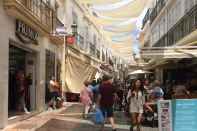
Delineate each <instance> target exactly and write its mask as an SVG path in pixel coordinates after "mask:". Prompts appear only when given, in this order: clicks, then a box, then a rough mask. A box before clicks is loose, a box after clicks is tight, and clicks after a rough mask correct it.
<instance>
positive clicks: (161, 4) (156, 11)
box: [150, 0, 166, 24]
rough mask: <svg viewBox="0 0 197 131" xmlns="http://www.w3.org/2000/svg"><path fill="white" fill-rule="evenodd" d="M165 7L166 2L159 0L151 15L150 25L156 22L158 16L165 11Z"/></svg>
mask: <svg viewBox="0 0 197 131" xmlns="http://www.w3.org/2000/svg"><path fill="white" fill-rule="evenodd" d="M165 5H166V1H165V0H158V1H157V3H156V6H155V7H154V8H153V9H152V11H151V13H150V23H151V24H152V22H153V21H154V20H155V18H156V17H157V15H158V14H159V13H160V11H161V10H162V9H163V7H164V6H165Z"/></svg>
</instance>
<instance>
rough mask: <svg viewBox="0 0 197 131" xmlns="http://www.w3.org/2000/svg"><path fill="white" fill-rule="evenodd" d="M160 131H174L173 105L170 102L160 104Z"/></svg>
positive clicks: (165, 101)
mask: <svg viewBox="0 0 197 131" xmlns="http://www.w3.org/2000/svg"><path fill="white" fill-rule="evenodd" d="M158 120H159V131H172V104H171V101H169V100H162V101H159V102H158Z"/></svg>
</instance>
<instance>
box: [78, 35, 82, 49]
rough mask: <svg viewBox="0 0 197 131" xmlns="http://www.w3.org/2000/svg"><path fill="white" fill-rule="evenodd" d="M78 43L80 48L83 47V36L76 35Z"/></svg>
mask: <svg viewBox="0 0 197 131" xmlns="http://www.w3.org/2000/svg"><path fill="white" fill-rule="evenodd" d="M77 38H78V42H77V43H78V44H79V47H80V48H81V49H84V38H83V36H82V35H78V37H77Z"/></svg>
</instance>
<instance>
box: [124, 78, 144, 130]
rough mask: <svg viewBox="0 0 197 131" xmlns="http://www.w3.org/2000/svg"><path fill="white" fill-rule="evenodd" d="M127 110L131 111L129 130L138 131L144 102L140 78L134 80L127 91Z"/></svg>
mask: <svg viewBox="0 0 197 131" xmlns="http://www.w3.org/2000/svg"><path fill="white" fill-rule="evenodd" d="M127 100H128V101H129V112H130V113H131V122H132V123H131V127H130V131H133V130H135V131H140V126H141V119H142V114H143V106H144V103H145V96H144V88H143V85H142V83H141V81H140V80H135V81H134V82H133V85H132V87H131V89H130V90H129V92H128V95H127Z"/></svg>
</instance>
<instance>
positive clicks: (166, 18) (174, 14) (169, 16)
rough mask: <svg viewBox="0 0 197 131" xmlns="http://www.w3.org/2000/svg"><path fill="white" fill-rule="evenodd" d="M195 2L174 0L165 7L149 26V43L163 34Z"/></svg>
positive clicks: (196, 1) (193, 0)
mask: <svg viewBox="0 0 197 131" xmlns="http://www.w3.org/2000/svg"><path fill="white" fill-rule="evenodd" d="M195 3H197V0H175V2H174V3H173V5H171V6H169V7H167V8H166V10H165V11H164V13H163V14H162V15H161V17H159V18H158V20H157V23H156V24H154V26H151V36H150V37H151V44H154V43H155V42H157V41H158V40H159V39H160V38H161V37H162V36H163V35H165V34H166V33H167V32H168V31H169V30H170V29H171V28H172V27H173V26H174V25H175V24H176V23H177V22H178V21H179V20H180V19H181V18H182V17H183V16H184V15H185V13H187V12H188V11H189V10H190V9H191V8H192V7H193V5H194V4H195Z"/></svg>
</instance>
